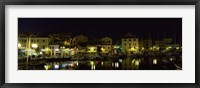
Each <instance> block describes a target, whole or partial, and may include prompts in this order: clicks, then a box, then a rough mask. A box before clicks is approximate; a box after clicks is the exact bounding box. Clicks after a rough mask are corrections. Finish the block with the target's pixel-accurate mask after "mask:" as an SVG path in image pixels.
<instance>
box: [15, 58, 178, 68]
mask: <svg viewBox="0 0 200 88" xmlns="http://www.w3.org/2000/svg"><path fill="white" fill-rule="evenodd" d="M55 59H56V58H55ZM18 69H19V70H182V59H181V58H177V57H176V58H175V57H160V58H155V57H151V58H123V59H120V58H117V59H106V60H67V59H62V60H57V61H49V60H44V61H42V60H40V61H34V60H30V61H29V64H28V65H27V64H26V62H24V63H22V62H19V65H18Z"/></svg>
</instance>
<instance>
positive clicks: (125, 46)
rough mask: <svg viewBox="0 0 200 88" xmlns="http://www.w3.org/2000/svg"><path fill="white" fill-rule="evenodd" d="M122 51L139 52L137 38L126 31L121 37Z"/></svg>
mask: <svg viewBox="0 0 200 88" xmlns="http://www.w3.org/2000/svg"><path fill="white" fill-rule="evenodd" d="M121 41H122V43H121V44H122V52H123V53H129V54H130V53H138V52H139V38H137V37H136V36H134V35H132V34H130V33H128V34H127V35H125V36H124V37H123V38H122V40H121Z"/></svg>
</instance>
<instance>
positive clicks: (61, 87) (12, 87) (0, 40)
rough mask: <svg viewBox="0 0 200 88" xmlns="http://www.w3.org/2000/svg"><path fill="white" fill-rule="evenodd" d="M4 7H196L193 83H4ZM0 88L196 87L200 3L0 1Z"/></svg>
mask: <svg viewBox="0 0 200 88" xmlns="http://www.w3.org/2000/svg"><path fill="white" fill-rule="evenodd" d="M5 5H195V41H196V42H195V83H120V84H117V83H92V84H90V83H77V84H74V83H56V84H52V83H51V84H48V83H33V84H32V83H19V84H17V83H5V76H6V74H5V59H6V58H5ZM0 10H1V12H0V20H1V21H0V87H2V88H26V87H29V88H31V87H33V88H34V87H37V88H43V87H46V88H54V87H55V88H66V87H71V88H76V87H105V88H109V87H115V88H119V87H122V88H123V87H126V88H132V87H139V88H141V87H151V88H160V87H164V88H165V87H166V88H199V87H200V81H199V71H200V70H199V63H200V60H199V55H200V54H199V50H200V47H199V44H200V41H199V34H200V31H199V30H200V25H199V23H200V0H1V1H0Z"/></svg>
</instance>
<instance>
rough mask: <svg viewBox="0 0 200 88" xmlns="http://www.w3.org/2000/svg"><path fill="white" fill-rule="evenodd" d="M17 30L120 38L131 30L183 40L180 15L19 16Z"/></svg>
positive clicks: (177, 40) (152, 35)
mask: <svg viewBox="0 0 200 88" xmlns="http://www.w3.org/2000/svg"><path fill="white" fill-rule="evenodd" d="M18 31H19V33H28V32H29V33H30V32H31V33H60V32H70V33H72V37H73V36H76V35H79V34H84V35H87V36H88V37H89V38H94V37H97V38H101V37H104V36H109V37H111V38H113V39H114V41H115V40H116V39H120V38H121V37H122V36H123V35H125V34H126V33H128V32H130V33H132V34H134V35H136V36H137V37H139V38H149V34H150V37H151V38H152V39H154V40H156V39H162V38H164V37H165V38H174V35H175V37H176V42H177V43H180V42H181V40H182V18H18Z"/></svg>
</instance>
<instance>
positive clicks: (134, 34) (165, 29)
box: [17, 18, 182, 70]
mask: <svg viewBox="0 0 200 88" xmlns="http://www.w3.org/2000/svg"><path fill="white" fill-rule="evenodd" d="M17 44H18V45H17V46H18V62H17V63H18V70H182V18H18V43H17Z"/></svg>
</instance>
